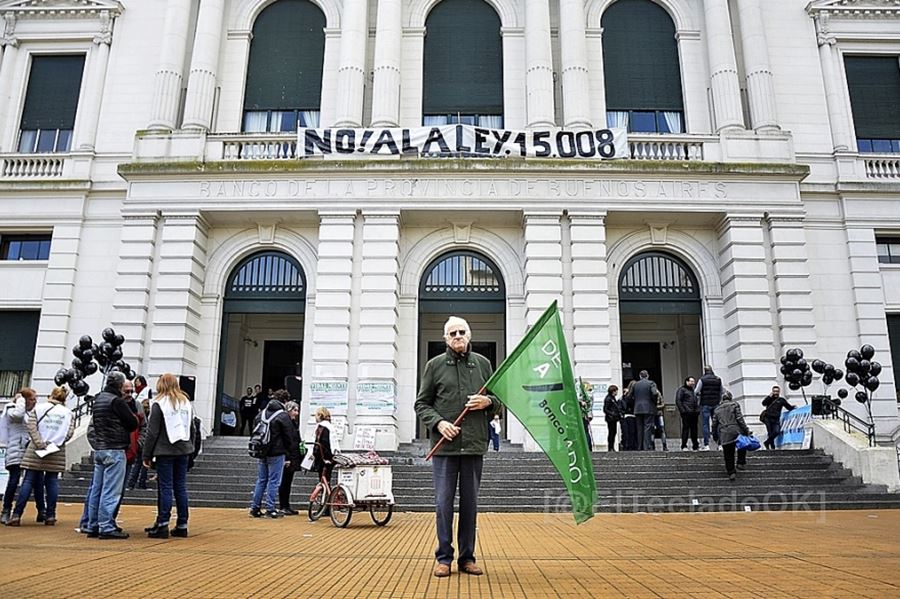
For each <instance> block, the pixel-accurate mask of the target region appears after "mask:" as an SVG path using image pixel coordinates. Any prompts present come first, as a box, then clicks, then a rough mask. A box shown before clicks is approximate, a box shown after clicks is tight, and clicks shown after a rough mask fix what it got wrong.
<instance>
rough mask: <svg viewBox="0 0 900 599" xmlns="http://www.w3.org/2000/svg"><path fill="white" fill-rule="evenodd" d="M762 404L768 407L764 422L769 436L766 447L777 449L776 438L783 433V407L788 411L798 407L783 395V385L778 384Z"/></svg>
mask: <svg viewBox="0 0 900 599" xmlns="http://www.w3.org/2000/svg"><path fill="white" fill-rule="evenodd" d="M762 405H763V407H764V408H765V409H766V411H765V418H764V419H763V422H764V423H765V425H766V432H767V433H768V438H767V439H766V442H765V443H764V445H765V447H766V449H775V438H776V437H778V435H780V434H781V410H782V408H783V409H786V410H788V411H790V410H794V409H796V408H795V407H794V406H792V405H791V404H789V403H788V402H787V400H786V399H785V398H783V397H781V387H779V386H778V385H775V386H774V387H772V393H771V394H770V395H769V396H768V397H766V398H765V399H764V400H763V402H762Z"/></svg>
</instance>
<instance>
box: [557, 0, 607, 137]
mask: <svg viewBox="0 0 900 599" xmlns="http://www.w3.org/2000/svg"><path fill="white" fill-rule="evenodd" d="M584 22H585V15H584V1H583V0H559V41H560V57H561V59H562V92H563V117H564V122H565V126H566V127H568V128H571V129H587V128H590V127H591V101H590V81H589V77H588V59H587V37H586V35H585V24H584ZM604 126H605V125H604Z"/></svg>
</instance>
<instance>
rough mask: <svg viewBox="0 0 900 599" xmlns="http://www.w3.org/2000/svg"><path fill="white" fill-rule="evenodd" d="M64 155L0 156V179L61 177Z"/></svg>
mask: <svg viewBox="0 0 900 599" xmlns="http://www.w3.org/2000/svg"><path fill="white" fill-rule="evenodd" d="M66 158H67V156H66V155H64V154H7V155H5V156H0V178H3V179H44V178H52V177H62V176H63V171H64V169H65V166H66Z"/></svg>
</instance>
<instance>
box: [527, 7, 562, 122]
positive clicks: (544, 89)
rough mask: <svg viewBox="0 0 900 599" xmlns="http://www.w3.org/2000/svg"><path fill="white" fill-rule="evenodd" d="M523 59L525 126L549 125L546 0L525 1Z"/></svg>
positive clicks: (550, 87)
mask: <svg viewBox="0 0 900 599" xmlns="http://www.w3.org/2000/svg"><path fill="white" fill-rule="evenodd" d="M525 62H526V65H525V87H526V105H525V111H526V119H527V122H526V127H528V128H529V129H534V128H539V127H553V126H555V121H554V114H553V58H552V50H551V45H550V6H549V4H548V3H547V0H529V1H528V2H526V3H525Z"/></svg>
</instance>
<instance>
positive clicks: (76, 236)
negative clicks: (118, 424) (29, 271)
mask: <svg viewBox="0 0 900 599" xmlns="http://www.w3.org/2000/svg"><path fill="white" fill-rule="evenodd" d="M82 233H83V227H82V225H81V223H80V222H64V223H60V224H57V225H56V226H54V227H53V241H52V243H51V246H50V259H49V260H48V262H47V271H46V275H45V276H44V290H43V294H42V302H41V319H40V324H39V326H38V336H37V341H36V342H35V348H34V370H33V371H32V373H31V379H32V385H31V386H32V387H34V388H35V389H36V390H37V392H38V394H39V395H42V396H44V395H46V394H47V393H49V392H50V390H51V389H52V388H53V376H54V375H55V374H56V371H57V370H59V369H60V368H61V367H62V366H68V364H69V362H70V361H71V360H72V354H71V351H70V350H69V348H70V347H71V345H72V343H70V341H71V340H72V339H75V340H77V339H78V337H77V336H76V335H82V334H84V333H79V332H76V331H70V329H71V327H70V324H71V317H72V305H73V303H74V297H75V286H76V278H77V273H78V260H79V252H80V245H81V236H82ZM70 335H71V337H70ZM98 391H100V389H96V388H94V389H91V392H92V393H97V392H98Z"/></svg>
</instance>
